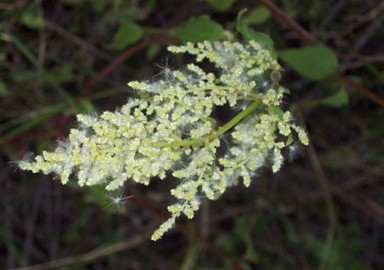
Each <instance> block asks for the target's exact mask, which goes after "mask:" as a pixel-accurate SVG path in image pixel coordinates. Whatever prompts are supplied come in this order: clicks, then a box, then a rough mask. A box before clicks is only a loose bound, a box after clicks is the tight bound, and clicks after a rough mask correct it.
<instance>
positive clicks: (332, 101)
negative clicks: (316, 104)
mask: <svg viewBox="0 0 384 270" xmlns="http://www.w3.org/2000/svg"><path fill="white" fill-rule="evenodd" d="M348 101H349V98H348V93H347V91H346V90H345V89H344V88H342V89H340V90H339V91H337V92H336V93H334V94H332V95H330V96H328V97H326V98H323V99H322V100H321V103H322V104H324V105H327V106H330V107H335V108H340V107H343V106H345V105H347V104H348Z"/></svg>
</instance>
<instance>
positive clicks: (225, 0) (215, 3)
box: [205, 0, 236, 12]
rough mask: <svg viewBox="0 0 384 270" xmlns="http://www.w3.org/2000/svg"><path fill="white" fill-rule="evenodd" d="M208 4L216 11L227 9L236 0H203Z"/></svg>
mask: <svg viewBox="0 0 384 270" xmlns="http://www.w3.org/2000/svg"><path fill="white" fill-rule="evenodd" d="M205 1H207V2H208V4H209V5H210V6H211V7H212V8H213V9H214V10H216V11H218V12H226V11H228V10H229V9H230V8H231V7H232V5H233V4H234V3H235V2H236V0H205Z"/></svg>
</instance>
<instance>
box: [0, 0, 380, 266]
mask: <svg viewBox="0 0 384 270" xmlns="http://www.w3.org/2000/svg"><path fill="white" fill-rule="evenodd" d="M271 2H272V1H271ZM271 2H270V1H266V0H260V1H257V0H254V1H251V0H237V1H236V0H222V1H221V0H206V1H203V0H200V1H198V0H191V1H182V0H147V1H139V0H114V1H111V0H109V1H108V0H58V1H48V0H45V1H44V0H35V1H28V0H9V1H7V0H5V1H4V0H3V1H1V3H0V74H1V76H0V207H1V208H0V220H1V222H0V254H1V255H0V269H13V268H17V267H23V266H25V268H23V269H51V268H56V269H57V268H59V269H183V270H186V269H196V270H198V269H199V270H203V269H356V270H360V269H382V268H383V265H384V257H383V254H384V183H383V179H384V170H383V168H384V154H383V153H384V152H383V150H384V140H383V138H384V125H383V119H384V111H383V104H384V102H383V99H384V87H383V85H384V73H383V70H384V51H383V49H382V48H383V47H384V27H383V23H382V22H383V19H384V4H383V2H382V1H379V0H365V1H361V0H360V1H359V0H348V1H347V0H338V1H330V0H327V1H320V0H311V1H301V0H275V1H273V2H274V3H275V4H276V5H277V6H278V7H279V8H280V9H282V11H283V17H284V16H289V17H291V18H293V19H294V20H295V21H296V22H297V23H298V24H299V25H301V27H303V28H304V29H307V30H308V31H309V33H310V35H311V36H310V37H309V39H310V40H309V42H308V38H307V39H306V38H305V36H301V37H300V35H297V34H298V32H297V31H296V30H297V29H296V30H295V28H294V27H293V26H292V25H291V24H287V23H286V21H284V19H283V20H281V19H282V17H281V16H282V15H281V14H278V13H276V11H274V10H273V8H272V10H271V9H270V6H269V8H267V7H268V3H271ZM263 4H264V5H263ZM265 4H266V5H265ZM244 8H246V9H248V11H247V12H245V13H244V14H243V17H242V18H243V21H244V22H245V23H246V24H248V25H249V26H250V27H251V28H252V29H254V30H256V31H259V32H264V33H266V34H268V35H269V36H270V37H271V38H272V40H273V42H274V45H275V48H276V50H277V54H278V56H279V58H280V62H281V63H282V64H283V65H284V67H285V70H286V71H285V72H284V74H282V76H283V77H282V81H283V85H284V86H286V87H287V88H288V89H290V92H291V95H290V96H289V97H287V102H286V104H287V106H290V108H291V110H292V111H293V112H294V113H295V115H296V118H297V120H298V122H300V123H301V124H302V125H305V126H306V127H307V130H308V133H309V135H310V137H311V142H312V145H311V147H309V148H308V149H304V148H303V149H301V151H300V152H299V153H298V155H297V157H288V158H287V159H292V160H293V161H292V162H290V164H287V165H286V166H285V167H284V168H283V169H282V170H281V172H279V173H278V174H276V175H274V174H271V173H270V172H269V171H267V170H265V171H264V172H263V173H262V174H260V175H259V176H258V177H257V178H256V179H254V181H253V184H252V186H251V187H250V188H248V189H246V188H244V187H236V188H233V189H232V190H230V191H228V192H227V193H226V194H225V195H224V196H223V197H222V198H221V199H220V200H218V201H215V202H206V203H204V206H203V209H202V210H201V211H200V213H199V216H198V217H196V218H194V219H193V220H192V221H190V220H181V221H180V225H178V226H176V228H175V230H174V231H172V232H170V233H168V234H167V235H166V236H165V237H164V238H163V239H162V240H160V241H158V242H151V241H150V240H149V234H150V232H151V231H152V230H153V228H155V227H157V225H158V224H159V223H160V219H164V218H165V216H164V213H163V210H164V208H165V206H166V205H168V202H169V200H170V198H168V197H166V195H165V194H168V192H165V191H166V190H167V189H168V190H169V188H170V187H172V179H169V180H166V181H163V182H161V183H160V182H159V183H156V184H153V185H151V186H150V187H145V188H143V187H140V186H137V185H134V184H127V185H126V187H125V190H124V191H121V193H120V194H118V196H121V198H123V199H124V200H123V201H122V203H121V204H120V205H114V204H113V203H112V202H111V201H110V198H111V196H114V195H113V194H108V193H106V192H105V191H103V190H102V189H100V188H92V189H79V188H78V187H77V186H75V185H73V186H62V185H61V184H60V183H59V181H57V180H56V179H55V177H54V176H43V175H32V174H30V173H25V172H20V171H18V170H17V169H15V168H14V166H12V162H11V163H10V161H12V160H18V159H20V158H21V157H22V156H23V155H24V154H25V153H28V152H41V151H43V150H46V149H52V148H53V147H54V146H55V144H56V139H57V138H63V137H65V136H66V134H67V133H68V131H69V129H70V128H71V127H73V126H74V124H75V122H74V115H75V114H77V113H81V112H100V111H103V110H114V109H115V108H116V107H118V106H121V105H123V104H124V103H125V101H126V100H127V98H128V97H129V96H130V92H129V89H128V86H126V83H127V82H128V81H130V80H136V79H137V80H142V79H149V78H151V77H154V76H157V74H159V72H161V70H160V69H159V67H158V66H163V65H164V64H165V65H167V64H170V65H171V66H177V65H179V64H180V63H181V62H182V59H173V60H170V62H168V61H169V60H166V59H168V57H169V54H168V53H167V51H166V50H165V47H166V45H167V44H172V43H178V42H181V41H182V42H185V41H198V40H204V39H210V40H216V39H219V38H221V37H222V36H223V34H224V33H223V29H227V30H230V31H232V32H236V24H237V15H238V13H239V11H240V10H242V9H244ZM282 21H283V23H282ZM311 39H312V40H311ZM316 42H317V43H316ZM315 43H316V44H315ZM319 44H321V45H319ZM287 163H288V162H287ZM129 195H134V197H132V198H124V197H125V196H129ZM63 258H64V259H63ZM35 264H37V265H36V266H35V267H34V268H33V267H27V266H28V265H35Z"/></svg>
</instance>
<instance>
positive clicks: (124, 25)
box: [108, 20, 143, 49]
mask: <svg viewBox="0 0 384 270" xmlns="http://www.w3.org/2000/svg"><path fill="white" fill-rule="evenodd" d="M142 36H143V30H142V29H141V27H140V26H139V25H138V24H136V23H134V22H133V21H130V20H121V22H120V26H119V29H118V30H117V32H116V33H115V35H114V37H113V40H112V42H111V44H110V45H109V46H108V47H110V48H112V49H124V48H126V47H128V46H129V45H132V44H134V43H136V41H138V40H139V39H140V38H141V37H142Z"/></svg>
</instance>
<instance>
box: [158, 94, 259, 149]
mask: <svg viewBox="0 0 384 270" xmlns="http://www.w3.org/2000/svg"><path fill="white" fill-rule="evenodd" d="M260 102H261V100H260V99H257V100H255V101H254V102H253V103H251V104H250V105H249V106H248V107H247V108H245V110H243V111H241V112H240V113H239V114H238V115H236V116H235V117H233V118H232V119H231V120H230V121H229V122H227V123H226V124H225V125H224V126H222V127H220V128H219V129H218V130H216V131H215V132H213V133H210V134H207V135H205V136H203V137H202V138H201V139H194V138H189V139H185V140H181V141H175V142H167V141H160V142H155V143H153V146H156V147H183V146H197V145H200V144H203V143H205V142H206V141H212V140H214V139H216V138H218V137H219V136H220V135H222V134H224V133H225V132H227V131H228V130H230V129H231V128H233V127H234V126H235V125H236V124H237V123H239V122H240V121H241V120H242V119H243V118H244V117H246V116H247V115H249V114H250V113H252V112H253V111H254V110H255V109H256V108H257V106H258V105H259V104H260Z"/></svg>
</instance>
